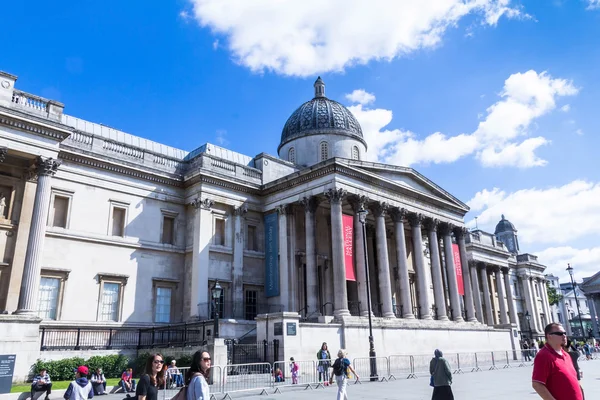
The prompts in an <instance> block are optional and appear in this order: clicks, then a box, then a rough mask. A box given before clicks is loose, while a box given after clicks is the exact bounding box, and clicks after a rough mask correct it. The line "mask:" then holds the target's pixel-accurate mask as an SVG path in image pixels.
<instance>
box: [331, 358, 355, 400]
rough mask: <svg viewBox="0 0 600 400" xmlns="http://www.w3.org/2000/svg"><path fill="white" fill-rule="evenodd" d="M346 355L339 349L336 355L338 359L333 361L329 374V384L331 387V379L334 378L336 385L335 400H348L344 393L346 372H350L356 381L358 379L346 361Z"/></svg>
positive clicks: (348, 361) (346, 380)
mask: <svg viewBox="0 0 600 400" xmlns="http://www.w3.org/2000/svg"><path fill="white" fill-rule="evenodd" d="M347 355H348V353H347V352H346V350H344V349H340V350H339V351H338V354H337V356H338V358H337V359H336V360H335V362H334V363H333V366H332V368H333V374H331V378H330V380H329V383H330V384H331V385H333V378H334V377H335V380H336V382H337V385H338V391H337V400H348V394H347V393H346V387H347V383H348V371H350V372H352V373H353V374H354V376H356V380H359V379H360V377H359V376H358V374H357V373H356V371H355V370H354V368H352V365H351V364H350V360H348V358H347Z"/></svg>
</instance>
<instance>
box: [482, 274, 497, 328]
mask: <svg viewBox="0 0 600 400" xmlns="http://www.w3.org/2000/svg"><path fill="white" fill-rule="evenodd" d="M480 268H481V269H480V270H479V273H480V274H481V284H482V285H483V300H484V303H485V317H486V319H487V324H488V325H489V326H493V325H494V313H493V311H492V296H491V294H490V284H489V281H488V274H487V267H486V265H485V264H483V263H482V266H481V267H480Z"/></svg>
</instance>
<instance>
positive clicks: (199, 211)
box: [184, 197, 213, 319]
mask: <svg viewBox="0 0 600 400" xmlns="http://www.w3.org/2000/svg"><path fill="white" fill-rule="evenodd" d="M190 205H191V206H192V207H193V208H194V227H193V242H192V264H191V265H190V269H191V271H186V279H189V282H186V285H185V287H186V292H187V293H188V295H187V296H185V297H184V298H188V297H189V304H186V305H185V308H184V312H185V314H186V315H187V317H188V319H192V317H200V318H201V319H202V318H210V315H211V313H210V307H209V306H208V301H209V299H208V267H209V263H210V258H209V248H210V242H211V240H212V236H213V232H212V215H211V209H212V206H213V201H212V200H211V199H208V198H205V199H201V198H200V197H197V198H195V199H194V200H192V202H191V203H190ZM200 304H204V305H206V306H205V307H202V309H200V308H199V305H200ZM201 313H202V314H203V315H200V314H201Z"/></svg>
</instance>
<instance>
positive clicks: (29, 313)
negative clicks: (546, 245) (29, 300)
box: [13, 310, 37, 317]
mask: <svg viewBox="0 0 600 400" xmlns="http://www.w3.org/2000/svg"><path fill="white" fill-rule="evenodd" d="M13 315H22V316H25V317H37V312H36V311H34V310H17V311H14V312H13Z"/></svg>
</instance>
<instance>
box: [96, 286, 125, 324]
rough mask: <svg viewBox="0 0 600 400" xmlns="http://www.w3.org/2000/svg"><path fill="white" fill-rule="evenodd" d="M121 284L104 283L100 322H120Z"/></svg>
mask: <svg viewBox="0 0 600 400" xmlns="http://www.w3.org/2000/svg"><path fill="white" fill-rule="evenodd" d="M120 297H121V284H119V283H116V282H103V285H102V293H101V304H100V307H101V308H100V321H114V322H118V321H119V300H120Z"/></svg>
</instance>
